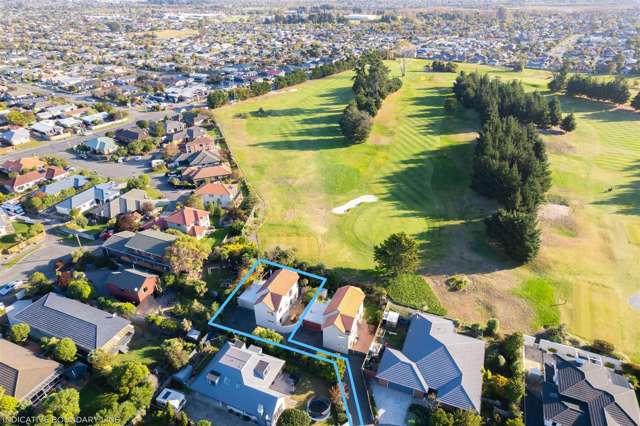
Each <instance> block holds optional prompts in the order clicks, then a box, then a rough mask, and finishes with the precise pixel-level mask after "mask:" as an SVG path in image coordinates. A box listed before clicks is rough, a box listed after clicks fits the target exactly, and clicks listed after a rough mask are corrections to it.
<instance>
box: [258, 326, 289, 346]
mask: <svg viewBox="0 0 640 426" xmlns="http://www.w3.org/2000/svg"><path fill="white" fill-rule="evenodd" d="M253 334H254V335H255V336H258V337H261V338H263V339H265V340H269V341H271V342H276V343H280V342H282V339H283V338H284V337H282V334H280V333H278V332H277V331H274V330H271V329H270V328H264V327H256V328H255V329H254V330H253Z"/></svg>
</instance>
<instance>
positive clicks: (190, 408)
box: [184, 392, 255, 426]
mask: <svg viewBox="0 0 640 426" xmlns="http://www.w3.org/2000/svg"><path fill="white" fill-rule="evenodd" d="M184 411H185V412H186V413H187V415H188V416H189V418H190V419H192V420H195V421H198V420H202V419H205V420H209V421H210V422H211V423H212V424H213V425H224V426H250V425H253V426H255V423H253V422H248V421H245V420H242V418H240V417H239V416H238V415H236V414H232V413H229V412H228V411H227V410H225V409H224V408H222V407H218V406H216V403H215V402H214V401H213V400H212V399H209V398H207V397H206V396H203V395H201V394H199V393H198V392H191V393H189V395H187V403H186V405H185V406H184Z"/></svg>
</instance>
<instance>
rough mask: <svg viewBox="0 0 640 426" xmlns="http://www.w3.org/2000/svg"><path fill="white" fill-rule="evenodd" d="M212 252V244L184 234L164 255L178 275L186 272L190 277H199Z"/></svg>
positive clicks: (172, 270)
mask: <svg viewBox="0 0 640 426" xmlns="http://www.w3.org/2000/svg"><path fill="white" fill-rule="evenodd" d="M210 253H211V247H210V246H208V245H207V244H204V243H201V242H200V241H198V240H196V239H195V238H193V237H191V236H189V235H184V234H183V235H179V236H178V238H176V240H175V241H174V242H173V243H172V244H171V245H170V246H169V247H167V249H166V251H165V254H164V256H165V259H166V260H167V262H169V265H170V267H171V272H173V273H174V274H177V275H179V274H182V273H186V274H187V276H188V277H192V278H197V277H199V276H200V274H201V272H202V266H203V265H204V261H205V260H206V259H207V258H208V257H209V254H210Z"/></svg>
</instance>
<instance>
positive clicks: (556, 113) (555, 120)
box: [549, 96, 562, 126]
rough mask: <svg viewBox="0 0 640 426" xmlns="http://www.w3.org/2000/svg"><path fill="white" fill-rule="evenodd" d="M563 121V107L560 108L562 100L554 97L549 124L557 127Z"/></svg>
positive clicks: (551, 102)
mask: <svg viewBox="0 0 640 426" xmlns="http://www.w3.org/2000/svg"><path fill="white" fill-rule="evenodd" d="M561 120H562V107H561V106H560V100H559V99H558V98H557V97H556V96H553V97H552V98H551V100H550V101H549V123H550V124H551V125H552V126H557V125H559V124H560V121H561Z"/></svg>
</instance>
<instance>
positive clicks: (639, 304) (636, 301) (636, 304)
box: [629, 293, 640, 311]
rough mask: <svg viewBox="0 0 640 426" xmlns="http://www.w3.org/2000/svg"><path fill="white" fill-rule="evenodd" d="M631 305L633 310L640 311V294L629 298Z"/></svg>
mask: <svg viewBox="0 0 640 426" xmlns="http://www.w3.org/2000/svg"><path fill="white" fill-rule="evenodd" d="M629 304H630V305H631V307H632V308H633V309H637V310H639V311H640V293H636V294H634V295H633V296H631V297H630V298H629Z"/></svg>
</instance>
